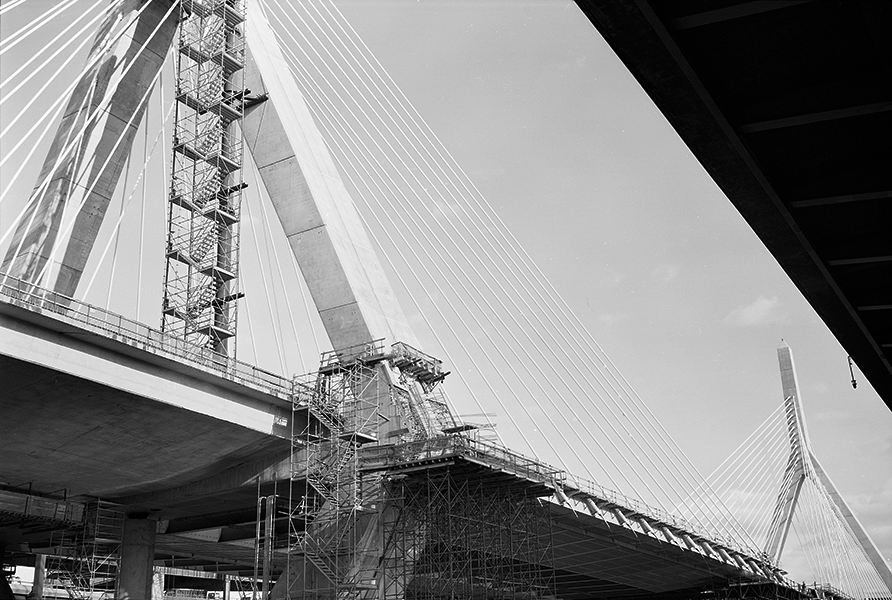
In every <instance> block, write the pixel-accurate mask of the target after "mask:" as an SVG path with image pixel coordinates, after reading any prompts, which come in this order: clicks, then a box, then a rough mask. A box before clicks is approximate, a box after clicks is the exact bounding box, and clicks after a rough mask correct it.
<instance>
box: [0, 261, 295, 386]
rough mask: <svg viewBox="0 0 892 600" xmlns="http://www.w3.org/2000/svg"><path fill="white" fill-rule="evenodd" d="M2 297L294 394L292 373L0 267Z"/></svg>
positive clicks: (100, 333)
mask: <svg viewBox="0 0 892 600" xmlns="http://www.w3.org/2000/svg"><path fill="white" fill-rule="evenodd" d="M0 303H6V304H9V305H13V306H17V307H19V308H22V309H25V310H27V311H29V312H31V313H34V314H37V315H44V316H48V317H50V318H52V319H54V320H57V321H61V322H64V323H67V324H68V325H71V326H74V327H77V328H79V329H82V330H85V331H88V332H90V333H92V334H95V335H98V336H101V337H102V338H106V339H110V340H115V341H117V342H120V343H123V344H127V345H128V346H132V347H135V348H139V349H140V350H145V351H147V352H150V353H152V354H154V355H156V356H162V357H164V358H169V359H172V360H174V361H176V362H179V363H186V364H189V365H190V366H193V367H197V368H199V369H202V370H205V371H208V370H209V371H211V372H213V373H214V374H215V375H218V376H220V377H222V378H224V379H228V380H230V381H233V382H235V383H239V384H242V385H245V386H247V387H250V388H254V389H257V390H260V391H263V392H265V393H268V394H272V395H274V396H277V397H279V398H282V399H284V400H290V399H291V396H292V392H293V382H292V380H291V378H288V377H284V376H281V375H277V374H275V373H271V372H269V371H265V370H263V369H260V368H257V367H255V366H253V365H250V364H248V363H245V362H242V361H239V360H236V359H234V358H230V357H228V356H225V355H223V354H220V353H217V352H214V351H213V350H211V349H210V348H205V347H203V346H199V345H197V344H192V343H190V342H187V341H185V340H183V339H181V338H178V337H177V336H174V335H172V334H170V333H167V332H164V331H161V330H159V329H155V328H152V327H149V326H148V325H144V324H143V323H140V322H138V321H135V320H133V319H129V318H127V317H125V316H123V315H120V314H117V313H114V312H111V311H109V310H106V309H104V308H100V307H98V306H94V305H92V304H88V303H86V302H81V301H80V300H75V299H74V298H70V297H68V296H64V295H62V294H58V293H56V292H52V291H50V290H47V289H45V288H41V287H38V286H36V285H34V284H31V283H27V282H25V281H23V280H21V279H17V278H15V277H11V276H9V275H6V274H5V273H0Z"/></svg>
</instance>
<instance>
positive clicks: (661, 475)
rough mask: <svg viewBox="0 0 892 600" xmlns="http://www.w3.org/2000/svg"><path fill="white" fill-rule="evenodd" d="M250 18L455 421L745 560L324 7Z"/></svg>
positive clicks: (670, 454)
mask: <svg viewBox="0 0 892 600" xmlns="http://www.w3.org/2000/svg"><path fill="white" fill-rule="evenodd" d="M262 5H263V6H264V10H265V12H266V13H267V14H268V15H269V20H270V22H271V24H272V25H273V26H274V28H275V30H276V31H277V33H278V35H279V36H280V47H282V49H283V52H284V54H285V56H286V58H287V59H288V61H289V63H290V66H291V68H292V71H293V73H294V75H295V77H296V79H297V82H298V85H299V86H300V87H301V90H302V92H303V94H304V96H305V99H306V101H307V103H308V105H309V107H310V108H311V110H312V112H313V114H314V117H315V119H316V121H317V124H318V125H319V127H320V130H322V132H323V135H324V137H325V139H326V141H327V143H328V145H329V148H330V150H331V152H332V154H333V156H334V157H335V160H336V162H337V164H338V166H339V168H340V170H341V172H342V175H343V176H344V179H345V182H346V184H347V185H348V188H350V191H351V193H352V194H353V195H354V197H355V198H356V200H357V201H358V204H359V207H360V212H361V213H362V216H363V218H364V220H365V221H366V223H367V226H368V229H369V230H370V232H371V234H372V237H373V239H374V240H375V242H376V244H378V246H379V247H380V248H381V249H382V252H381V254H382V255H383V256H384V257H385V260H388V261H390V262H391V265H392V266H391V268H392V271H393V272H395V273H397V276H396V279H398V280H399V281H400V285H399V286H398V288H399V291H398V293H399V294H400V295H401V297H402V298H403V299H404V300H408V302H405V304H406V305H407V306H408V307H410V308H409V312H410V314H411V315H413V316H415V317H416V318H418V320H419V321H421V317H424V318H425V320H426V322H425V325H424V327H425V331H424V332H423V333H422V334H421V335H422V337H423V339H424V340H425V343H427V344H429V346H428V347H429V348H430V349H429V350H426V351H428V352H432V353H434V354H439V355H440V356H443V357H445V358H446V360H447V361H449V362H450V363H451V365H452V366H453V367H455V368H454V369H453V371H454V372H456V373H460V374H461V375H462V377H461V379H456V380H455V382H454V383H453V384H452V386H450V387H449V392H450V398H451V399H452V400H453V402H454V403H455V404H456V406H457V407H458V410H459V412H461V411H470V410H471V408H470V407H471V405H473V404H475V403H476V404H477V405H479V406H500V410H501V411H504V412H503V414H504V415H505V417H506V418H507V420H508V423H507V424H506V423H503V424H502V426H501V427H500V429H501V434H502V436H503V439H505V441H506V443H508V444H509V445H514V446H517V447H524V446H526V448H527V450H526V451H530V452H532V453H533V454H534V455H535V454H537V452H536V450H538V454H541V455H542V457H543V458H544V459H546V460H548V461H552V462H555V463H557V464H559V465H561V466H562V467H565V468H567V469H568V470H571V471H575V472H582V473H586V474H587V475H588V476H590V477H592V478H594V479H596V480H599V481H603V482H605V485H609V486H611V487H614V488H617V489H619V490H621V491H624V492H627V493H631V494H632V495H635V496H637V497H639V498H642V499H644V500H645V501H648V502H651V503H654V504H656V505H658V506H661V507H663V508H667V507H671V506H675V505H676V504H678V503H679V501H681V500H682V499H689V501H690V502H692V503H693V504H694V505H696V506H697V507H699V509H698V510H696V511H693V513H692V515H693V516H694V517H695V518H696V519H697V520H698V521H699V522H700V524H701V525H703V526H706V527H709V528H710V529H713V530H723V531H726V532H730V535H731V536H732V537H738V538H741V539H743V540H744V543H745V544H746V545H747V546H748V547H752V546H754V544H753V543H752V541H751V540H746V539H745V538H746V533H745V531H744V529H743V528H742V527H740V525H739V524H737V523H735V522H734V519H733V517H731V516H730V513H729V512H728V511H727V510H726V509H724V508H723V507H722V506H721V502H720V501H719V500H718V498H717V497H716V495H715V494H712V493H711V492H710V491H709V490H707V489H704V488H703V486H702V483H701V482H702V477H700V476H699V473H697V471H696V469H695V468H694V466H693V465H692V464H691V463H690V461H689V460H688V459H687V458H686V457H685V456H684V455H683V453H682V452H681V450H680V449H679V447H678V446H677V445H676V444H675V443H674V442H672V440H671V438H670V437H669V436H668V434H667V433H666V431H665V430H664V429H663V427H662V426H661V425H659V423H658V422H657V421H656V419H655V418H654V416H653V414H652V413H650V411H649V410H648V409H647V408H646V406H644V404H643V403H642V402H641V400H640V398H638V397H637V395H636V394H635V393H634V391H633V390H632V389H631V386H630V385H629V384H628V382H627V381H625V379H623V377H622V376H621V374H620V373H619V372H618V370H617V369H616V368H615V366H614V365H613V364H612V363H611V362H610V360H609V359H608V358H607V357H606V355H605V354H604V352H603V350H602V349H601V348H600V347H599V346H598V345H597V343H596V342H594V340H593V339H592V338H591V336H589V335H588V334H587V332H585V330H584V328H583V327H582V325H581V323H580V321H579V320H578V319H577V318H576V317H575V316H574V315H573V314H572V311H571V310H570V309H569V307H568V306H567V305H566V303H564V302H563V301H562V300H561V299H560V297H559V296H558V295H557V293H556V291H555V290H554V288H553V287H552V286H550V285H549V284H548V282H547V280H546V279H545V277H544V275H543V273H542V272H541V270H539V269H538V268H537V267H536V266H535V264H534V263H533V262H532V260H531V259H530V257H529V256H528V255H527V254H526V253H525V252H524V251H523V250H522V249H521V248H520V246H519V244H518V243H517V240H516V239H514V238H513V237H512V236H511V235H510V233H509V232H508V231H507V229H506V227H505V226H504V224H503V223H502V222H501V221H500V220H499V219H498V216H497V215H496V214H495V212H494V211H493V210H492V208H491V207H490V206H489V205H488V204H487V203H486V201H485V199H484V198H483V197H482V195H481V194H480V193H479V190H477V189H476V188H475V187H474V186H473V184H472V183H471V182H470V180H469V179H468V178H467V176H466V175H465V174H464V172H463V171H462V170H461V168H460V167H459V166H458V164H457V163H456V162H455V161H454V159H452V157H451V156H450V155H449V154H448V152H447V151H446V149H445V148H444V147H443V146H442V144H441V143H440V142H439V140H438V139H437V138H436V136H435V135H434V134H433V132H432V131H431V130H430V129H429V128H428V127H427V125H426V124H425V123H424V121H423V120H422V119H421V117H420V115H418V114H417V112H416V111H415V110H414V109H413V108H412V107H411V104H410V103H409V102H408V100H407V99H406V98H405V96H404V95H402V93H401V92H400V91H399V89H398V88H397V87H396V86H395V84H394V83H393V81H392V80H391V79H390V78H389V77H388V76H387V75H386V73H385V72H384V71H383V69H382V68H381V66H380V64H379V63H377V61H376V60H375V59H374V57H373V56H372V55H371V53H370V51H369V50H368V48H367V47H365V46H364V45H363V43H362V42H361V40H359V39H358V36H357V35H356V34H355V32H354V31H353V30H352V29H351V28H350V26H349V24H347V23H346V21H345V19H344V18H343V16H342V15H340V13H339V12H338V11H337V9H336V8H335V7H334V6H332V5H330V4H329V3H309V4H307V5H300V6H295V5H293V4H291V3H283V2H280V1H279V0H268V1H266V2H263V3H262ZM433 332H437V334H438V335H439V337H437V335H435V334H434V333H433ZM450 349H453V350H452V351H450ZM460 388H463V389H460ZM477 410H480V412H485V411H483V410H482V409H477ZM693 490H698V493H697V494H696V495H694V496H691V492H692V491H693Z"/></svg>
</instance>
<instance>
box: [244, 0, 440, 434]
mask: <svg viewBox="0 0 892 600" xmlns="http://www.w3.org/2000/svg"><path fill="white" fill-rule="evenodd" d="M247 28H248V52H247V58H246V66H245V88H247V89H249V90H251V95H252V97H253V98H256V99H257V100H256V101H254V100H252V101H250V102H249V104H248V106H247V107H246V109H245V114H244V118H243V121H242V124H243V132H244V137H245V144H246V146H247V148H248V150H249V151H250V153H251V156H252V157H253V160H254V163H255V165H256V166H257V169H258V171H259V173H260V179H261V181H262V184H263V186H264V187H265V188H266V190H267V192H268V193H269V197H270V200H271V202H272V205H273V207H274V209H275V212H276V214H277V216H278V218H279V221H280V223H281V224H282V228H283V230H284V232H285V235H286V237H287V239H288V243H289V245H290V247H291V250H292V252H293V254H294V256H295V258H296V261H297V264H298V266H299V267H300V270H301V272H302V275H303V278H304V280H305V281H306V283H307V287H308V288H309V291H310V294H311V295H312V297H313V301H314V303H315V305H316V309H317V311H318V313H319V316H320V318H321V319H322V323H323V325H324V327H325V330H326V333H327V334H328V338H329V340H330V341H331V344H332V347H333V348H334V349H335V350H336V351H337V360H338V361H339V362H340V363H342V364H348V363H351V362H353V361H354V360H358V359H363V358H364V357H367V356H368V355H369V354H370V353H371V354H382V352H378V351H377V350H375V348H378V349H381V350H382V351H383V354H388V353H389V349H390V348H391V347H392V346H393V345H394V344H395V343H399V344H403V345H409V346H417V341H416V338H415V334H414V332H413V331H412V329H411V328H410V327H409V325H408V322H407V320H406V318H405V315H404V313H403V311H402V308H401V307H400V306H399V303H398V301H397V298H396V294H395V293H394V290H393V288H392V287H391V285H390V283H389V282H388V280H387V277H386V275H385V273H384V269H383V267H382V265H381V263H380V261H379V260H378V258H377V256H376V255H375V250H374V247H373V246H372V243H371V241H370V240H369V236H368V234H367V233H366V230H365V228H364V226H363V223H362V219H361V218H360V215H359V212H358V210H357V208H356V206H355V205H354V204H353V201H352V199H351V198H350V195H349V193H348V191H347V188H346V186H345V185H344V182H343V181H342V179H341V177H340V175H339V173H338V170H337V168H336V166H335V163H334V160H333V158H332V156H331V155H330V153H329V151H328V148H327V146H326V144H325V142H324V140H323V138H322V135H321V134H320V132H319V130H318V129H317V127H316V124H315V122H314V120H313V117H312V115H311V113H310V110H309V108H308V107H307V105H306V103H305V102H304V98H303V95H302V94H301V92H300V89H299V88H298V86H297V84H296V83H295V81H294V78H293V77H292V76H291V73H290V67H289V65H288V63H287V61H286V60H285V57H284V56H283V54H282V51H281V50H280V48H279V46H278V44H277V42H276V36H275V34H274V32H273V31H272V29H271V28H270V25H269V22H268V20H267V17H266V15H265V13H264V11H263V8H262V6H261V3H259V2H252V3H250V4H249V5H248V20H247ZM370 348H371V349H372V351H371V352H370ZM428 358H430V357H428ZM436 362H438V361H435V360H432V361H428V364H431V365H433V364H435V363H436ZM374 371H375V373H374V376H373V379H371V380H363V381H358V382H357V391H358V393H362V392H361V390H371V394H372V396H370V398H373V399H377V400H381V399H384V400H385V401H386V404H383V405H376V406H375V409H376V410H377V411H379V412H380V413H381V414H383V415H385V418H386V419H388V421H387V422H388V423H390V426H387V425H385V426H384V430H382V435H387V434H388V433H390V430H388V427H390V428H391V430H396V429H399V428H402V426H401V425H399V423H398V421H399V419H398V418H391V417H394V416H398V415H400V414H401V413H402V414H403V416H404V417H405V418H406V419H407V420H411V418H410V417H411V415H407V414H405V413H407V409H406V407H405V406H401V405H400V403H399V402H398V403H396V404H394V402H393V395H391V394H379V393H377V390H376V389H375V388H376V387H378V386H380V385H386V386H393V387H400V386H402V387H403V388H410V389H409V391H412V390H414V391H415V393H414V394H413V396H414V397H415V398H416V400H415V402H414V404H412V408H413V409H415V410H420V411H422V412H423V411H424V410H425V408H424V406H420V405H425V403H424V402H419V401H418V400H417V399H418V398H419V397H420V396H421V395H422V394H421V393H420V392H418V390H420V389H421V388H420V387H418V386H416V385H415V384H413V383H412V382H409V383H406V382H405V377H404V378H403V381H402V382H400V381H399V379H400V377H399V375H400V374H399V372H398V369H397V368H395V367H394V364H393V362H392V361H391V360H390V359H389V358H385V359H384V360H378V361H377V362H376V363H375V368H374ZM367 416H368V417H371V416H373V413H369V415H367ZM375 418H377V417H375ZM416 420H417V419H416ZM422 420H424V421H425V422H428V421H430V419H422ZM394 441H395V440H394Z"/></svg>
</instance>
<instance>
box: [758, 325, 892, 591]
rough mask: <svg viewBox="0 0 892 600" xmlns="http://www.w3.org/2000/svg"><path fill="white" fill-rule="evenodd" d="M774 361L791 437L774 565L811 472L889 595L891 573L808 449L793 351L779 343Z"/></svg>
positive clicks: (771, 548)
mask: <svg viewBox="0 0 892 600" xmlns="http://www.w3.org/2000/svg"><path fill="white" fill-rule="evenodd" d="M777 358H778V363H779V364H780V373H781V384H782V385H783V390H784V407H785V409H786V415H787V431H788V434H789V436H790V459H789V462H788V463H787V470H786V472H785V473H784V487H783V488H782V489H781V492H780V494H779V495H778V499H777V503H776V505H775V512H774V518H773V519H772V523H771V528H770V529H769V537H768V545H767V548H766V549H767V552H768V554H769V556H771V558H772V559H773V560H774V561H775V562H778V561H779V560H780V556H781V553H782V552H783V549H784V543H785V541H786V539H787V535H788V534H789V531H790V525H791V524H792V518H793V512H794V511H795V510H796V505H797V502H798V500H799V492H800V490H801V489H802V484H803V483H804V482H805V478H806V476H807V473H809V472H811V473H813V474H814V475H816V476H817V478H818V482H819V483H820V485H822V486H823V487H824V489H825V490H827V493H828V495H829V496H830V499H831V500H832V502H833V504H834V505H835V506H836V508H837V509H838V510H839V512H840V514H842V517H843V519H844V520H845V522H846V524H847V525H848V526H849V528H850V529H851V530H852V533H854V534H855V538H856V539H857V541H858V544H859V545H860V546H861V548H862V549H863V550H864V553H865V554H866V555H867V557H868V558H869V559H870V562H871V563H872V564H873V567H874V568H875V569H876V571H877V573H878V574H879V576H880V578H881V579H882V580H883V583H884V584H885V585H886V587H887V588H888V589H889V592H890V593H892V570H890V568H889V564H888V563H887V562H886V561H885V559H884V558H883V556H882V554H880V551H879V549H877V546H876V544H875V543H874V541H873V540H872V539H871V537H870V535H869V534H868V533H867V531H866V530H865V529H864V526H862V525H861V522H860V521H859V520H858V518H857V517H856V516H855V514H854V513H853V512H852V510H851V509H850V508H849V506H848V504H846V501H845V500H844V499H843V497H842V495H841V494H840V493H839V491H838V490H837V489H836V486H835V485H834V484H833V482H832V481H831V480H830V477H829V476H828V475H827V472H826V471H825V470H824V468H823V467H822V466H821V463H820V462H818V458H817V456H815V454H814V451H813V450H812V448H811V442H810V441H809V438H808V430H807V429H806V427H805V416H804V412H803V410H802V400H801V398H800V396H799V381H798V379H797V377H796V367H795V365H794V364H793V351H792V350H791V349H790V347H789V346H788V345H787V344H786V343H785V342H781V345H780V346H779V347H778V349H777Z"/></svg>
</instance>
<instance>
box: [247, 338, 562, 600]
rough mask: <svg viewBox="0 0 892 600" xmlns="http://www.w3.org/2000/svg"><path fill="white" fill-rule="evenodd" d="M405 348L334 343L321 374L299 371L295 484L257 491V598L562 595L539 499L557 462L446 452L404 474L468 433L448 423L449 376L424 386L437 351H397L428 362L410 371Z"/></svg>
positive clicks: (324, 599) (292, 471) (320, 599)
mask: <svg viewBox="0 0 892 600" xmlns="http://www.w3.org/2000/svg"><path fill="white" fill-rule="evenodd" d="M394 354H395V353H394V352H393V351H392V349H386V348H385V347H384V346H383V344H382V343H381V342H372V343H370V344H365V345H363V346H362V347H356V348H350V349H346V350H341V351H337V352H330V353H326V354H324V355H323V357H322V362H321V365H320V368H319V371H318V372H317V373H315V374H313V375H311V376H305V377H302V378H296V379H295V382H294V390H293V407H294V414H293V415H292V424H293V427H294V430H293V433H292V453H291V468H290V478H289V485H288V488H287V491H284V492H282V491H277V492H276V493H274V494H273V495H267V496H263V495H261V494H260V491H258V512H257V517H258V518H257V522H258V525H257V539H256V548H257V552H256V562H255V577H256V580H257V582H258V584H257V587H256V589H255V598H257V597H259V598H260V599H261V600H267V598H272V599H279V598H289V599H306V600H328V599H331V600H334V599H343V600H348V599H349V600H372V599H378V600H384V599H391V598H392V599H394V600H397V599H403V598H418V599H419V600H421V599H424V600H427V599H434V598H443V599H446V598H456V597H468V598H470V597H474V598H492V599H494V600H499V599H507V598H512V599H514V598H520V597H523V598H546V597H550V596H553V587H554V586H553V573H552V571H551V569H550V567H548V566H546V565H550V564H552V560H551V554H552V541H551V521H550V519H549V518H548V514H547V511H546V510H545V509H544V508H543V506H542V505H541V503H540V500H539V497H540V496H543V495H547V494H548V493H550V492H549V489H550V488H548V487H546V486H544V485H543V484H542V482H543V481H545V480H547V481H549V482H551V480H552V479H553V475H551V474H539V475H540V476H539V477H537V478H535V479H530V478H526V477H524V476H509V477H507V478H506V477H505V472H504V471H503V470H499V471H496V470H492V469H488V468H483V469H482V470H481V469H480V466H479V465H477V466H475V467H474V469H472V471H473V472H464V471H461V470H450V469H449V468H446V469H445V470H444V469H443V468H442V467H443V465H442V464H441V465H438V466H437V467H435V468H431V469H422V470H419V471H417V472H415V473H414V474H411V475H406V474H403V471H404V470H405V469H406V467H405V461H406V460H407V457H408V458H409V459H411V456H409V455H410V454H411V455H412V456H415V455H417V456H419V457H420V456H423V455H424V449H423V448H422V449H421V450H419V451H417V452H416V451H415V450H417V448H416V446H418V448H421V447H422V446H424V448H427V449H428V450H429V449H430V448H428V447H433V446H436V447H438V448H439V447H440V446H443V447H444V448H445V447H446V446H448V447H449V448H450V449H451V448H452V445H450V443H446V442H455V440H461V439H464V438H459V437H456V436H446V435H443V434H442V433H438V432H439V431H440V430H441V429H442V428H444V427H446V426H448V425H454V423H455V421H454V420H453V418H452V416H451V413H450V412H449V410H448V408H447V407H446V403H445V398H443V396H442V395H441V394H438V391H439V390H436V389H435V384H436V382H433V381H431V379H432V378H428V381H429V382H430V383H431V385H429V386H425V387H422V386H420V385H417V386H416V385H414V384H416V383H417V380H416V379H414V377H416V376H417V374H418V372H419V362H418V361H417V359H418V358H419V356H420V358H421V359H422V360H426V358H425V357H424V356H421V355H420V354H416V353H415V352H414V351H413V352H412V353H411V355H409V356H408V357H407V354H409V353H408V352H406V351H405V350H404V349H401V350H400V351H399V354H398V355H397V357H396V361H406V363H405V364H408V365H410V366H409V367H408V368H406V369H405V371H406V372H408V371H410V369H414V370H415V373H414V374H413V373H408V374H406V372H402V371H401V370H400V369H398V368H397V369H396V370H395V369H394V366H393V362H395V361H394ZM430 366H433V367H434V368H439V363H438V361H437V363H434V362H432V361H430V362H428V364H427V365H423V364H422V365H421V369H423V370H424V373H425V374H424V375H422V377H426V378H427V377H428V375H429V374H430V373H432V372H433V373H434V376H437V373H436V372H434V371H433V369H429V368H427V367H430ZM439 374H442V371H440V372H439ZM440 379H441V380H442V377H440ZM306 414H308V415H309V416H307V417H305V418H301V417H300V415H306ZM299 423H300V424H301V425H298V424H299ZM444 443H446V444H445V446H444ZM453 445H454V444H453ZM396 448H399V449H400V451H399V452H396V453H394V452H393V450H394V449H396ZM407 452H408V454H407ZM419 452H420V453H419ZM370 457H371V458H370ZM493 475H495V477H493ZM543 477H544V478H545V479H543ZM279 487H280V488H281V487H282V486H281V485H280V486H279ZM283 521H284V523H285V524H286V525H287V527H283ZM286 529H287V533H286ZM283 558H284V563H285V565H284V567H282V566H281V565H282V562H283ZM277 572H279V573H280V574H279V576H278V580H277V581H275V583H273V577H274V575H275V574H276V573H277Z"/></svg>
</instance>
